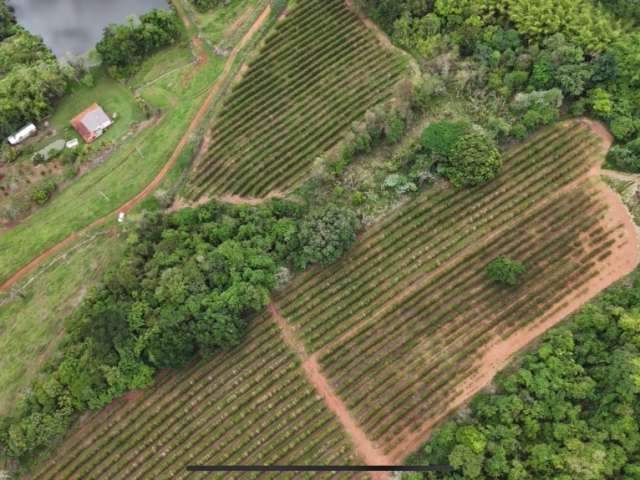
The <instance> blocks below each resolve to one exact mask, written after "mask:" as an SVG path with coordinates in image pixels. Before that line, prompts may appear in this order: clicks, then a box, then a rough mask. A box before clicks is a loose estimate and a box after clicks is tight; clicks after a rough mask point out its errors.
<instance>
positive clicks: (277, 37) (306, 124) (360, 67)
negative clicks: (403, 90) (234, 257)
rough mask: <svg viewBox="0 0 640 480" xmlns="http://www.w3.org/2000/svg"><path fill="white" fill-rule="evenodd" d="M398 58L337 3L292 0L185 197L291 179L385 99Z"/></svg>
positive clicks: (249, 190)
mask: <svg viewBox="0 0 640 480" xmlns="http://www.w3.org/2000/svg"><path fill="white" fill-rule="evenodd" d="M401 64H402V62H400V61H399V59H397V58H394V57H393V56H392V55H391V54H390V53H389V52H387V51H386V50H384V49H383V48H381V47H380V45H379V43H378V42H377V40H376V39H375V37H374V36H373V34H372V33H371V32H369V31H368V30H367V29H366V27H365V26H364V25H363V24H362V23H361V22H360V21H359V19H358V18H357V16H356V15H355V14H354V13H353V12H352V11H351V10H349V8H348V7H347V6H346V4H345V3H344V2H341V1H338V0H332V1H331V2H329V3H328V4H327V2H319V1H309V2H301V3H300V4H299V5H298V7H296V8H295V9H294V11H293V12H292V14H291V15H290V16H289V17H288V18H287V19H286V20H284V21H283V22H282V23H281V24H280V25H278V27H277V28H276V32H275V34H274V35H273V36H271V37H269V38H268V39H267V41H266V42H265V45H264V47H263V50H262V51H261V52H260V55H259V56H258V58H257V59H256V60H255V61H253V62H252V63H251V64H250V65H249V68H248V71H247V73H246V75H245V76H244V77H243V79H242V80H241V81H240V83H239V84H238V85H237V86H236V88H235V89H234V90H233V91H232V94H231V97H230V99H229V100H228V101H227V102H226V104H225V106H224V108H223V111H222V112H221V114H220V116H219V117H218V118H217V120H216V121H215V123H214V125H213V126H212V131H211V133H212V135H211V136H212V138H213V139H214V142H213V143H212V147H211V149H210V151H209V152H208V153H207V154H205V157H204V158H203V160H202V161H201V162H200V164H199V165H198V167H197V168H196V171H195V172H194V175H193V178H192V180H191V185H190V191H189V196H190V197H192V198H196V197H198V196H200V195H202V194H203V193H206V192H220V191H229V192H233V193H239V194H242V195H246V194H250V195H256V196H259V195H263V194H265V193H267V192H268V191H270V190H273V189H276V188H283V187H288V186H291V185H292V184H294V183H295V182H298V181H299V180H300V179H301V178H302V177H303V176H304V175H305V173H306V172H308V169H309V168H310V166H311V164H312V162H313V160H314V158H315V157H316V156H317V155H318V154H320V153H322V152H323V151H325V150H327V149H328V148H331V146H332V145H334V144H335V143H336V142H337V141H338V139H339V134H340V132H341V131H343V130H344V129H345V128H346V127H348V125H349V124H350V123H351V122H352V121H353V120H354V119H357V118H359V117H360V116H361V115H362V114H363V113H364V112H365V111H366V109H367V108H369V107H370V106H371V105H374V104H376V103H378V102H380V101H381V100H383V99H385V98H388V96H389V95H390V92H391V89H390V87H391V86H392V85H393V84H394V83H395V81H396V80H397V78H398V76H399V75H400V73H401V71H402V65H401Z"/></svg>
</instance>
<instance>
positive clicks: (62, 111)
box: [38, 68, 144, 146]
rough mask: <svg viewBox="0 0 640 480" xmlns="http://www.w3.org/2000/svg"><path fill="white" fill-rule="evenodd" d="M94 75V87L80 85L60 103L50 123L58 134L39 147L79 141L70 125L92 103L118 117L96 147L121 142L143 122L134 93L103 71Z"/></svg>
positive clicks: (43, 141) (97, 142)
mask: <svg viewBox="0 0 640 480" xmlns="http://www.w3.org/2000/svg"><path fill="white" fill-rule="evenodd" d="M92 75H93V78H94V85H93V86H91V87H87V86H84V85H77V86H76V87H75V88H74V90H73V91H72V92H71V93H69V94H68V95H66V96H65V97H64V98H63V99H62V100H61V101H60V103H59V104H58V106H57V108H56V111H55V113H54V114H53V115H52V116H51V119H50V124H51V127H52V128H53V129H54V130H55V134H54V135H53V136H50V137H47V138H46V139H43V140H41V141H40V142H38V145H39V144H40V143H42V144H47V143H50V142H52V141H53V140H56V139H58V138H60V139H64V140H70V139H72V138H80V136H79V135H78V134H77V133H76V131H75V130H74V129H73V128H71V125H70V124H69V122H70V121H71V119H72V118H73V117H75V116H76V115H77V114H78V113H80V112H82V111H83V110H84V109H85V108H87V107H88V106H89V105H91V104H92V103H93V102H98V104H99V105H100V106H101V107H102V108H103V109H104V111H105V112H107V114H108V115H109V116H111V117H113V114H114V113H115V114H116V115H117V118H116V119H115V121H114V123H113V125H112V126H111V127H110V128H109V129H108V130H107V131H106V132H105V133H104V135H103V136H102V137H100V138H99V139H98V140H96V142H95V143H94V144H95V145H97V146H99V145H100V144H103V143H105V142H108V141H111V140H116V139H118V138H120V137H121V136H122V135H124V134H125V133H126V131H127V130H128V128H129V127H130V126H131V124H133V123H134V122H139V121H141V120H143V119H144V115H143V113H142V111H141V110H140V108H139V107H138V105H137V103H136V100H135V97H134V96H133V93H132V92H131V90H129V89H128V88H127V87H126V86H124V85H123V84H122V83H120V82H117V81H115V80H113V79H112V78H111V77H109V76H108V75H107V74H106V72H105V71H104V70H103V69H101V68H98V69H94V70H93V72H92Z"/></svg>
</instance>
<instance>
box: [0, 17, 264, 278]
mask: <svg viewBox="0 0 640 480" xmlns="http://www.w3.org/2000/svg"><path fill="white" fill-rule="evenodd" d="M270 13H271V6H270V5H268V6H267V8H265V10H264V11H263V12H262V14H261V15H260V16H259V17H258V18H257V19H256V21H255V22H254V23H253V25H252V26H251V28H250V29H249V30H248V31H247V33H246V34H245V35H244V36H243V37H242V39H241V40H240V43H239V44H238V45H236V46H235V48H234V49H233V50H232V51H231V53H230V54H229V56H228V57H227V61H226V62H225V64H224V67H223V70H222V72H221V73H220V75H219V77H218V80H217V81H216V82H215V83H214V84H213V86H212V87H211V88H210V89H209V92H208V93H207V96H206V97H205V99H204V101H203V102H202V105H200V108H199V109H198V111H197V112H196V114H195V115H194V117H193V119H192V120H191V123H190V124H189V126H188V127H187V130H186V131H185V132H184V135H183V136H182V138H181V139H180V141H179V142H178V144H177V145H176V147H175V149H174V150H173V153H172V154H171V157H169V159H168V160H167V162H166V163H165V164H164V165H163V166H162V168H161V169H160V171H159V172H158V173H157V174H156V176H155V177H154V178H153V179H152V180H151V181H150V182H149V183H148V184H147V185H146V186H145V187H144V188H143V189H142V190H141V191H140V192H138V193H137V194H136V195H135V196H134V197H132V198H130V199H129V200H128V201H127V202H125V203H123V204H122V205H120V206H119V207H118V208H116V209H115V210H113V211H111V212H110V213H108V214H107V215H105V216H104V217H101V218H99V219H97V220H94V221H93V222H92V223H90V224H89V225H87V226H86V227H84V228H82V229H80V230H78V231H76V232H73V233H71V234H70V235H69V236H68V237H66V238H65V239H63V240H61V241H60V242H58V243H57V244H55V245H54V246H52V247H50V248H48V249H47V250H45V251H44V252H42V253H40V254H39V255H38V256H37V257H35V258H33V259H32V260H30V261H29V262H28V263H27V264H26V265H23V266H22V267H21V268H20V269H18V270H17V271H15V272H14V273H13V274H12V275H11V276H9V277H8V278H6V279H5V280H4V281H3V282H2V284H0V290H8V289H9V288H11V287H12V286H13V285H15V283H16V282H18V281H19V280H20V279H22V278H23V277H24V276H25V275H26V274H28V273H29V272H31V271H32V270H33V269H35V268H37V267H38V266H39V265H41V264H42V263H43V262H44V261H45V260H47V259H48V258H49V257H51V256H52V255H54V254H55V253H56V252H58V251H60V250H62V249H63V248H65V247H67V246H68V245H70V244H71V243H72V242H73V241H74V240H76V239H77V238H78V237H79V236H81V235H83V234H85V233H87V232H88V231H89V230H91V229H93V228H94V227H97V226H99V225H103V224H105V223H106V222H108V221H109V220H111V219H113V218H114V217H115V215H116V214H117V213H118V212H124V213H126V212H128V211H129V210H131V209H132V208H133V207H135V206H136V205H137V204H138V203H140V202H141V201H142V200H143V199H144V198H145V197H146V196H147V195H148V194H149V193H151V192H152V191H153V190H154V189H155V188H156V187H157V186H158V185H159V184H160V182H162V180H163V179H164V177H165V176H166V175H167V173H168V172H169V170H171V168H172V167H173V166H174V164H175V163H176V160H177V159H178V157H179V156H180V154H181V153H182V151H183V149H184V147H185V145H186V144H187V142H188V141H189V138H190V136H191V134H192V133H193V132H194V131H195V129H196V128H197V127H198V125H199V123H200V121H201V120H202V118H203V117H204V114H205V113H206V111H207V109H208V108H209V106H210V104H211V101H212V100H213V97H214V96H215V95H216V93H217V92H218V91H219V90H220V87H222V85H223V83H224V81H225V78H226V76H227V75H228V74H229V72H230V71H231V67H232V65H233V62H234V60H235V58H236V57H237V55H238V52H239V51H240V49H242V48H243V47H244V46H245V45H246V44H247V42H248V41H249V40H250V39H251V37H252V36H253V35H254V34H255V32H256V31H257V30H258V29H259V28H260V27H261V26H262V24H263V23H264V21H265V20H266V19H267V17H268V16H269V14H270ZM181 17H182V20H183V22H184V23H185V25H186V26H187V27H188V26H189V25H190V23H189V19H188V18H187V17H186V15H184V14H181ZM192 42H193V44H194V46H195V47H196V48H197V49H198V50H199V53H198V63H199V64H203V63H204V62H206V59H207V53H206V51H205V50H204V47H203V45H202V41H201V40H200V39H199V38H197V37H194V38H193V39H192Z"/></svg>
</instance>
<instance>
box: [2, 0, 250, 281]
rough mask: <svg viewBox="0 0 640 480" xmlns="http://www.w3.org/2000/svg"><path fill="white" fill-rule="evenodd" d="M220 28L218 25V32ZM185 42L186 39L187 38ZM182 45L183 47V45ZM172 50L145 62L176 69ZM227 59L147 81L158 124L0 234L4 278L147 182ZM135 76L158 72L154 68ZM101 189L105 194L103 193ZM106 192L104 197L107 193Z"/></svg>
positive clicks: (221, 18)
mask: <svg viewBox="0 0 640 480" xmlns="http://www.w3.org/2000/svg"><path fill="white" fill-rule="evenodd" d="M253 3H255V0H236V1H234V2H232V4H231V5H229V6H228V7H226V9H224V10H218V11H216V12H214V13H211V14H209V15H208V17H207V18H208V22H209V24H216V23H219V24H220V25H226V23H227V22H228V18H229V16H230V13H229V12H230V11H231V12H239V11H242V9H244V8H246V6H247V5H249V4H253ZM222 31H224V28H222V27H221V28H219V29H218V32H222ZM185 41H186V40H185ZM172 48H180V49H182V50H185V46H184V45H182V46H178V47H172ZM173 56H174V54H173V53H168V52H166V51H165V52H160V53H159V54H157V55H156V56H154V57H153V58H152V59H150V60H149V61H148V63H152V64H153V63H154V62H157V61H166V62H167V64H168V67H169V68H168V70H171V69H173V68H175V66H176V62H175V59H174V58H173ZM224 61H225V59H224V58H223V57H218V56H215V55H210V56H209V61H208V62H207V63H206V64H205V65H202V66H199V67H194V66H190V67H186V68H184V69H180V70H177V71H175V72H173V73H171V74H169V75H166V76H164V77H162V78H160V79H159V80H158V81H157V82H155V83H153V84H151V85H148V86H145V87H144V88H142V89H141V90H140V94H141V95H142V96H143V98H145V99H146V100H147V101H148V102H150V103H152V104H153V105H154V106H158V107H160V108H163V116H162V118H161V120H160V121H159V123H158V124H157V125H155V126H152V127H149V128H146V129H144V130H143V131H141V132H140V133H139V134H137V135H136V136H134V137H133V138H130V139H128V140H127V141H125V142H124V143H123V144H122V146H121V147H120V148H119V149H118V150H117V151H116V152H114V153H113V154H111V155H110V156H109V157H108V158H107V160H106V161H105V162H104V163H103V164H102V165H100V166H98V167H96V168H94V169H93V170H91V171H90V172H89V173H87V174H86V175H84V176H83V177H82V178H80V179H79V180H78V181H77V182H76V183H74V184H73V185H72V186H70V187H69V188H67V189H66V190H65V191H63V192H62V193H60V194H59V195H57V196H56V197H55V198H54V199H53V200H52V201H51V202H50V203H49V204H48V205H47V206H46V207H44V208H42V209H40V210H38V211H37V212H35V213H34V214H33V215H31V216H30V217H29V218H28V219H27V220H25V221H24V222H23V223H21V224H20V225H18V226H16V227H15V228H13V229H12V230H10V231H8V232H6V233H5V234H3V235H2V236H1V237H0V278H5V277H7V276H8V275H10V274H11V273H12V272H13V271H15V270H16V269H17V268H19V267H20V266H21V265H23V264H24V263H26V262H27V261H29V260H30V259H31V258H33V257H34V256H36V255H37V254H38V253H40V252H41V251H42V250H44V249H46V248H47V247H50V246H51V245H54V244H55V243H57V242H58V241H60V240H62V239H63V238H65V237H66V236H67V235H69V234H70V233H71V232H73V231H75V230H77V229H79V228H82V227H84V226H86V225H87V224H89V223H91V222H92V221H93V220H95V219H96V218H99V217H101V216H103V215H105V214H107V213H109V212H110V211H112V210H114V209H115V208H117V207H118V206H119V205H121V204H122V203H124V202H125V201H126V200H128V199H129V198H131V197H132V196H134V195H135V194H136V193H137V192H138V191H140V190H141V189H142V188H143V187H144V185H146V184H147V183H148V182H149V181H150V180H151V179H152V178H153V177H154V175H155V174H156V172H157V171H158V170H159V169H160V168H161V166H162V165H163V164H164V162H166V161H167V159H168V158H169V156H170V155H171V153H172V151H173V149H174V148H175V145H176V144H177V143H178V141H179V140H180V137H181V136H182V133H183V132H184V130H185V129H186V127H187V125H188V124H189V122H190V120H191V118H192V117H193V115H194V113H195V111H196V110H197V109H198V107H199V104H200V102H201V101H202V99H203V96H204V94H205V93H206V90H207V87H209V86H210V85H211V84H212V83H213V81H214V80H215V79H216V77H217V76H218V74H219V73H220V71H221V69H222V66H223V64H224ZM145 71H146V72H147V74H146V75H144V74H143V75H142V76H136V78H135V79H134V81H141V80H142V81H149V79H153V78H157V77H159V75H157V74H158V71H157V70H156V69H154V68H153V67H148V66H147V67H145V68H144V69H143V72H145ZM103 194H104V195H103ZM105 196H106V198H105Z"/></svg>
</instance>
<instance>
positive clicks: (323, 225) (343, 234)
mask: <svg viewBox="0 0 640 480" xmlns="http://www.w3.org/2000/svg"><path fill="white" fill-rule="evenodd" d="M359 227H360V223H359V221H358V218H357V217H356V214H355V212H353V211H352V210H351V209H349V208H347V207H343V206H339V205H336V204H335V203H330V204H328V205H326V206H324V207H319V208H316V209H314V210H312V211H311V212H309V215H307V216H306V217H305V218H304V220H303V221H302V222H301V223H300V228H299V233H298V238H299V242H300V246H301V251H300V254H299V255H298V256H297V259H296V260H295V264H296V267H297V268H299V269H304V268H306V266H307V265H308V264H310V263H319V264H320V265H328V264H330V263H333V262H335V261H336V260H337V259H338V258H340V256H341V255H342V254H343V252H344V251H345V250H347V249H348V248H349V247H350V246H351V245H352V244H353V242H355V240H356V232H357V231H358V229H359Z"/></svg>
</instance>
